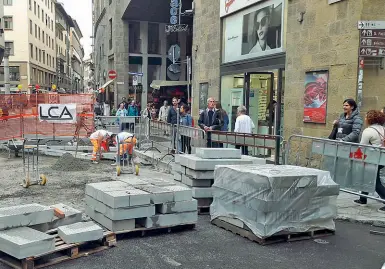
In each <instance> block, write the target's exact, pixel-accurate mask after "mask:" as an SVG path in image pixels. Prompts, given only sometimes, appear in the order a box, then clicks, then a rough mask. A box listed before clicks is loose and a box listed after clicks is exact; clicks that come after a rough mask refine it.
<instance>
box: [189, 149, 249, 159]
mask: <svg viewBox="0 0 385 269" xmlns="http://www.w3.org/2000/svg"><path fill="white" fill-rule="evenodd" d="M195 153H196V156H197V157H199V158H202V159H241V157H242V154H241V150H240V149H231V148H228V149H227V148H197V149H196V151H195Z"/></svg>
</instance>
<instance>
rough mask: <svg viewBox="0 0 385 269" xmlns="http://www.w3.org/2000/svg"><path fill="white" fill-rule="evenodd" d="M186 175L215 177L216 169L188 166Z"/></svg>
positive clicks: (195, 177)
mask: <svg viewBox="0 0 385 269" xmlns="http://www.w3.org/2000/svg"><path fill="white" fill-rule="evenodd" d="M185 174H186V175H188V176H190V177H192V178H194V179H214V170H212V171H199V170H192V169H190V168H186V173H185Z"/></svg>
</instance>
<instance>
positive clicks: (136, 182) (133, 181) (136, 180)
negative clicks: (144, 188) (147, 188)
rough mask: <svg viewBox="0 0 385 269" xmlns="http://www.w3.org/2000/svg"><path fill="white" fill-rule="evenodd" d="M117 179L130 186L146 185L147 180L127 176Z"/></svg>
mask: <svg viewBox="0 0 385 269" xmlns="http://www.w3.org/2000/svg"><path fill="white" fill-rule="evenodd" d="M118 181H121V182H124V183H127V184H128V185H131V186H134V187H135V186H138V185H148V182H147V181H144V180H143V179H140V178H137V177H129V178H122V177H119V178H118Z"/></svg>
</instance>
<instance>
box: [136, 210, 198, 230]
mask: <svg viewBox="0 0 385 269" xmlns="http://www.w3.org/2000/svg"><path fill="white" fill-rule="evenodd" d="M197 222H198V212H197V211H195V212H185V213H177V214H165V215H156V216H153V217H148V218H146V219H145V223H144V226H145V227H146V228H160V227H169V226H177V225H182V224H195V223H197Z"/></svg>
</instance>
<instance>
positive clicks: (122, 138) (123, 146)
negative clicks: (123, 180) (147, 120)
mask: <svg viewBox="0 0 385 269" xmlns="http://www.w3.org/2000/svg"><path fill="white" fill-rule="evenodd" d="M117 141H119V149H117V150H118V151H119V155H120V156H121V157H122V160H123V161H124V160H126V159H128V163H131V160H132V155H133V152H134V147H135V145H136V142H137V140H136V137H135V136H134V135H133V134H131V133H128V132H121V133H119V134H118V135H117V136H116V137H114V139H113V143H114V144H115V145H117V144H118V143H117ZM127 152H128V156H125V155H126V153H127ZM116 154H118V152H117V153H116ZM117 164H118V163H117V162H116V160H115V163H113V164H111V165H112V166H116V165H117Z"/></svg>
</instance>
